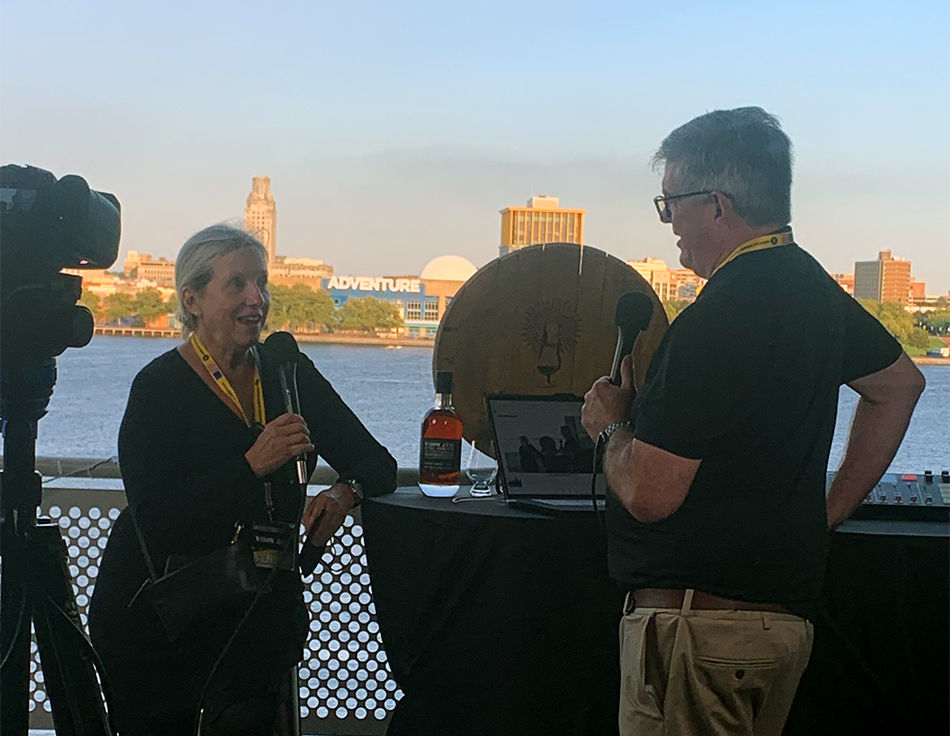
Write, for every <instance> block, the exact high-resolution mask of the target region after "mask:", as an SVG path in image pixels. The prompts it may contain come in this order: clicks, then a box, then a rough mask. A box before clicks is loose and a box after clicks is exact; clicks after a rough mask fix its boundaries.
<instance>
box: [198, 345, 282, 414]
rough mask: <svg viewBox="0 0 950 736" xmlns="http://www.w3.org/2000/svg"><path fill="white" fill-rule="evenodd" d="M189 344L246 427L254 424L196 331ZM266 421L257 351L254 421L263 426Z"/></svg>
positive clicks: (255, 356)
mask: <svg viewBox="0 0 950 736" xmlns="http://www.w3.org/2000/svg"><path fill="white" fill-rule="evenodd" d="M191 344H192V346H193V347H194V349H195V352H196V353H198V357H199V358H200V359H201V364H202V365H203V366H204V367H205V369H207V371H208V373H210V374H211V377H212V378H213V379H214V382H215V383H216V384H218V388H220V389H221V390H222V391H223V392H224V395H225V396H227V397H228V398H229V399H231V401H233V402H234V405H235V406H237V408H238V410H239V411H240V412H241V416H242V417H244V423H245V424H247V426H248V427H252V426H254V425H253V424H252V423H251V421H250V420H249V419H248V418H247V413H246V412H245V411H244V407H243V406H241V400H240V399H239V398H238V395H237V393H236V392H235V390H234V388H233V387H232V386H231V382H230V381H228V379H227V377H226V376H225V375H224V373H223V372H222V370H221V369H220V368H218V364H217V363H215V362H214V358H212V357H211V353H209V352H208V349H207V348H206V347H205V346H204V343H202V342H201V340H200V339H199V338H198V335H197V333H194V332H193V333H191ZM266 422H267V414H266V412H265V410H264V389H263V387H262V386H261V371H260V366H259V365H258V363H257V353H256V352H255V354H254V423H255V424H259V425H261V426H264V424H265V423H266Z"/></svg>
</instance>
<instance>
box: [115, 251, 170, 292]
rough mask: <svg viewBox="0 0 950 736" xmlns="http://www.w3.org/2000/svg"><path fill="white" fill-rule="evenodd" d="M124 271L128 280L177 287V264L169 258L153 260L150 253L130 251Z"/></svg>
mask: <svg viewBox="0 0 950 736" xmlns="http://www.w3.org/2000/svg"><path fill="white" fill-rule="evenodd" d="M123 270H124V272H125V277H126V278H127V279H132V280H134V281H151V282H153V283H154V284H156V285H157V286H167V287H173V286H174V285H175V262H174V261H169V260H168V259H167V258H152V257H151V256H150V255H149V254H148V253H139V252H138V251H135V250H130V251H129V254H128V256H126V259H125V264H124V269H123Z"/></svg>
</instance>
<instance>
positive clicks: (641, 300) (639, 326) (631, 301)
mask: <svg viewBox="0 0 950 736" xmlns="http://www.w3.org/2000/svg"><path fill="white" fill-rule="evenodd" d="M652 317H653V300H652V299H650V297H648V296H647V295H646V294H644V293H643V292H642V291H628V292H627V293H626V294H621V295H620V298H619V299H618V300H617V312H616V316H615V318H614V324H616V325H617V327H623V328H629V329H632V330H645V329H646V328H647V325H649V324H650V319H651V318H652Z"/></svg>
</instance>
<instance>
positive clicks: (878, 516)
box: [828, 470, 950, 522]
mask: <svg viewBox="0 0 950 736" xmlns="http://www.w3.org/2000/svg"><path fill="white" fill-rule="evenodd" d="M833 478H834V473H828V485H831V480H832V479H833ZM851 518H852V519H874V520H879V521H939V522H947V521H950V471H946V470H944V471H943V472H941V473H939V474H935V473H932V472H931V471H929V470H928V471H926V472H924V473H920V474H918V473H885V474H884V477H883V478H881V481H880V483H878V484H877V485H876V486H874V490H872V491H871V492H870V493H869V494H868V496H867V498H865V499H864V502H863V503H862V504H861V505H860V506H859V507H858V508H857V509H855V511H854V513H853V514H852V515H851Z"/></svg>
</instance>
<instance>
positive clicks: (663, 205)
mask: <svg viewBox="0 0 950 736" xmlns="http://www.w3.org/2000/svg"><path fill="white" fill-rule="evenodd" d="M701 194H712V190H707V191H704V192H687V193H686V194H661V195H660V196H658V197H654V198H653V204H654V205H655V206H656V211H657V214H658V215H659V216H660V222H664V223H666V224H669V223H671V222H672V221H673V213H672V212H671V211H670V202H673V201H675V200H677V199H683V198H684V197H698V196H700V195H701Z"/></svg>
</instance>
